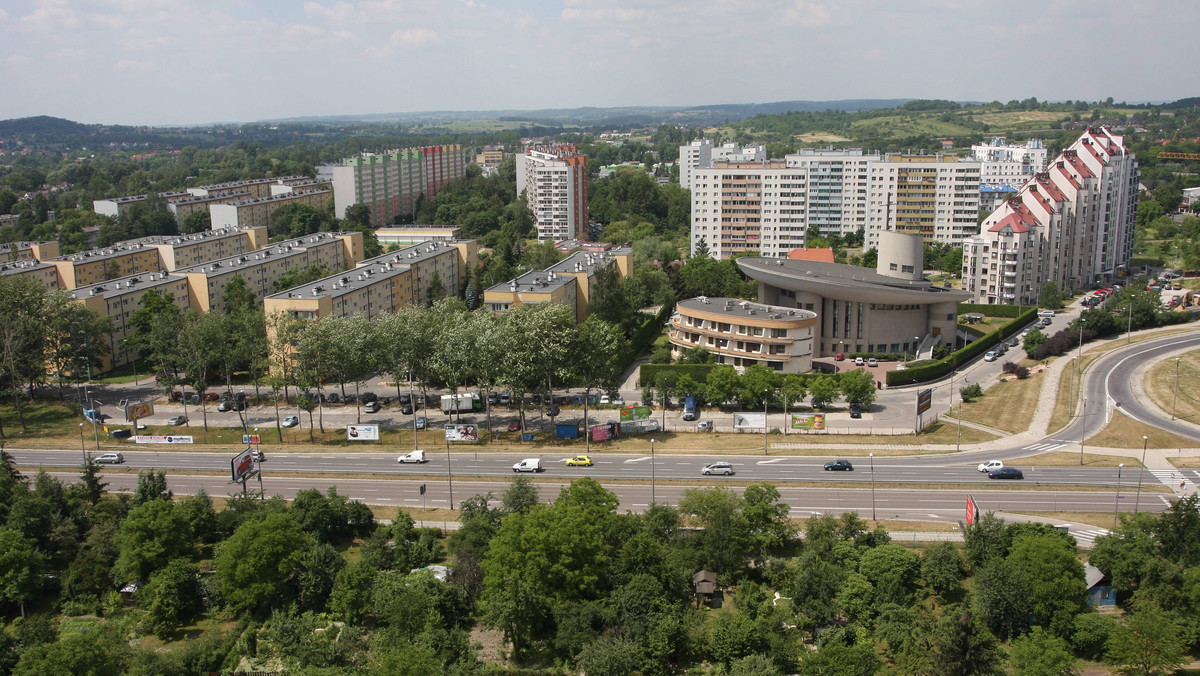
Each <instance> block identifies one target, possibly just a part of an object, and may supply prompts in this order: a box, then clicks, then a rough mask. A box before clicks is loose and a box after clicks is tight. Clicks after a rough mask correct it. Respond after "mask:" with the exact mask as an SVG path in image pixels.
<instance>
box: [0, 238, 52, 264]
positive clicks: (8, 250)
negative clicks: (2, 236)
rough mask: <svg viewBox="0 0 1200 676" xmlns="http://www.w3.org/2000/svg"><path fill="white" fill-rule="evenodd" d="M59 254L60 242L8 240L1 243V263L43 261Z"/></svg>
mask: <svg viewBox="0 0 1200 676" xmlns="http://www.w3.org/2000/svg"><path fill="white" fill-rule="evenodd" d="M56 256H58V242H8V243H5V244H0V263H15V262H17V261H42V260H46V259H47V258H54V257H56Z"/></svg>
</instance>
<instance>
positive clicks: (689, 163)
mask: <svg viewBox="0 0 1200 676" xmlns="http://www.w3.org/2000/svg"><path fill="white" fill-rule="evenodd" d="M766 159H767V147H766V146H763V145H757V146H739V145H738V144H736V143H732V142H731V143H724V144H721V145H719V146H717V145H715V144H714V143H713V142H712V140H710V139H706V138H700V139H696V140H694V141H692V142H691V143H689V144H687V145H684V146H679V185H680V186H682V187H683V188H685V189H687V190H691V189H692V178H693V176H695V171H696V170H697V169H710V168H712V166H713V162H762V161H763V160H766Z"/></svg>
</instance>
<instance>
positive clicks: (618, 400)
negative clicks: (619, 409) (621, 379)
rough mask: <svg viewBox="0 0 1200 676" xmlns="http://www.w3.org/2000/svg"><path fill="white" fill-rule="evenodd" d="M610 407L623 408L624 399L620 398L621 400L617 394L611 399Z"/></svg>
mask: <svg viewBox="0 0 1200 676" xmlns="http://www.w3.org/2000/svg"><path fill="white" fill-rule="evenodd" d="M612 405H613V406H624V405H625V400H624V399H622V398H621V395H619V394H618V395H617V396H615V397H613V398H612Z"/></svg>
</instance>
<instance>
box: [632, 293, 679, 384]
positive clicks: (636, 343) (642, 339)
mask: <svg viewBox="0 0 1200 676" xmlns="http://www.w3.org/2000/svg"><path fill="white" fill-rule="evenodd" d="M674 309H675V305H674V304H667V305H663V306H662V308H661V309H659V311H658V314H656V315H654V316H653V317H651V318H649V319H647V320H646V321H645V322H643V323H642V325H641V326H639V327H638V330H637V331H634V332H633V335H632V336H630V338H629V342H628V343H626V347H625V353H624V354H622V355H621V356H620V362H621V370H622V371H624V370H625V369H627V368H629V365H630V364H632V363H633V360H634V359H637V356H638V355H639V354H641V353H642V352H645V351H646V348H648V347H650V345H651V344H653V343H654V340H655V339H656V338H658V337H659V336H660V335H662V327H663V323H664V322H666V321H667V317H670V316H671V312H672V311H673V310H674Z"/></svg>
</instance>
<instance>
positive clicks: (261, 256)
mask: <svg viewBox="0 0 1200 676" xmlns="http://www.w3.org/2000/svg"><path fill="white" fill-rule="evenodd" d="M343 234H345V233H341V232H318V233H314V234H312V235H305V236H303V237H297V238H295V239H289V240H287V241H284V242H279V243H277V244H272V245H271V246H269V247H266V248H265V249H258V250H256V251H247V252H246V253H243V254H238V255H236V256H226V257H225V258H219V259H217V260H215V261H209V262H207V263H202V264H200V265H193V266H191V267H186V268H180V269H179V270H176V272H181V273H182V272H192V273H195V272H203V273H204V274H206V275H209V276H213V275H221V274H225V273H227V272H230V271H233V270H238V269H245V268H252V267H254V266H256V265H261V264H263V263H264V262H265V261H266V260H267V259H270V258H279V257H287V256H299V255H301V254H303V253H304V251H305V249H307V248H308V247H310V246H312V245H314V244H319V243H322V242H329V241H333V240H335V239H338V238H339V237H340V236H341V235H343Z"/></svg>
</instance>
